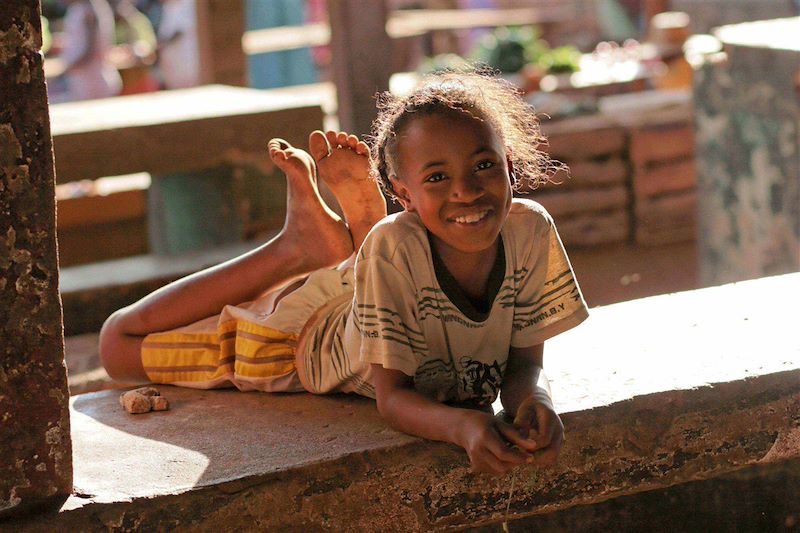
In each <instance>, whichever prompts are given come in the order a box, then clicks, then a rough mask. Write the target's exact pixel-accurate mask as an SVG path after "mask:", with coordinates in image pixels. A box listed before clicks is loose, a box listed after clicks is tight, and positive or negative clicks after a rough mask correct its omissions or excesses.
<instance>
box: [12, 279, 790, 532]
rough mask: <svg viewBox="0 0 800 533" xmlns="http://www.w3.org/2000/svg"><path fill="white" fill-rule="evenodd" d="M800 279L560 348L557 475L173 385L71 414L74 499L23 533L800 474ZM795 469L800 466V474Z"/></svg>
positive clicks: (568, 496) (311, 525) (523, 505)
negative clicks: (794, 306)
mask: <svg viewBox="0 0 800 533" xmlns="http://www.w3.org/2000/svg"><path fill="white" fill-rule="evenodd" d="M798 289H800V275H799V274H793V275H787V276H781V277H775V278H766V279H762V280H756V281H751V282H743V283H739V284H735V285H728V286H723V287H717V288H711V289H702V290H698V291H692V292H688V293H680V294H675V295H668V296H658V297H653V298H648V299H643V300H638V301H633V302H627V303H623V304H617V305H613V306H608V307H604V308H597V309H595V310H593V316H592V317H591V319H590V320H589V321H588V322H587V323H586V324H585V325H583V326H581V327H580V328H578V329H576V330H575V331H573V332H570V333H567V334H565V335H563V336H562V337H561V338H558V339H554V340H553V341H552V342H549V343H548V347H547V367H548V369H549V372H550V374H551V378H552V381H553V389H554V395H555V396H556V399H557V402H558V404H559V408H560V410H561V411H565V414H564V415H563V417H564V422H565V425H566V428H567V432H566V442H565V445H564V449H563V452H562V459H561V462H560V464H559V466H558V467H556V468H554V469H552V470H547V471H542V470H537V469H536V468H533V467H522V468H520V469H518V470H517V471H516V472H515V473H512V474H509V476H507V477H506V478H505V479H503V480H499V481H498V480H496V479H491V478H486V477H483V476H479V475H476V474H473V473H472V472H471V471H470V469H469V465H468V464H467V461H466V458H465V456H464V454H463V453H462V452H461V451H460V450H459V449H457V448H456V447H453V446H450V445H446V444H441V443H434V442H426V441H422V440H420V439H416V438H413V437H409V436H406V435H403V434H400V433H397V432H395V431H392V430H391V429H388V428H387V427H386V426H385V424H384V423H383V422H382V421H381V419H380V418H379V416H378V414H377V412H376V410H375V407H374V404H373V403H372V402H370V401H367V400H363V399H360V398H356V397H341V396H336V397H312V396H310V395H306V394H298V395H267V394H257V393H247V394H243V393H239V392H236V391H193V390H188V389H178V388H171V387H163V388H162V391H163V393H164V394H165V395H167V396H168V398H169V399H170V400H171V402H172V404H173V409H172V410H171V411H168V412H165V413H150V414H148V415H138V416H129V415H126V414H125V413H124V412H123V411H122V410H121V408H120V407H119V404H118V403H117V395H118V392H115V391H104V392H99V393H92V394H87V395H79V396H76V397H74V398H73V399H72V402H71V410H72V427H73V447H74V463H75V495H73V497H72V498H70V500H68V501H67V503H66V504H65V506H64V507H63V509H62V510H61V512H60V513H59V515H58V516H50V517H46V516H41V517H36V518H31V519H29V520H27V521H25V522H20V523H14V524H13V525H14V527H15V528H16V529H17V530H21V531H46V530H52V529H53V528H54V527H56V526H57V528H58V529H62V530H97V529H106V528H113V529H118V530H154V529H173V528H177V527H180V528H181V529H186V530H231V529H242V530H245V529H262V530H288V529H302V530H310V531H316V530H322V529H336V530H344V531H351V530H368V531H377V530H398V529H400V530H425V531H429V530H446V529H455V528H463V527H469V526H473V527H475V526H480V525H481V524H490V523H493V522H498V521H502V519H503V517H504V514H505V509H506V506H507V505H508V502H509V485H510V483H511V477H512V476H515V477H516V482H515V487H516V488H515V490H514V492H513V494H511V495H510V500H511V501H510V518H511V519H512V520H525V519H526V518H525V517H529V516H532V515H537V514H546V513H552V512H555V511H560V510H564V509H567V508H570V507H572V506H575V505H583V504H593V503H597V502H602V501H605V500H609V499H611V498H616V497H619V496H624V495H632V494H637V493H640V492H642V491H652V490H659V489H665V488H668V487H671V486H676V485H680V484H684V483H687V482H691V481H697V480H704V479H714V478H716V477H718V476H720V475H725V474H728V473H734V472H736V471H739V470H741V469H743V468H745V469H753V468H760V467H762V466H764V465H769V464H789V463H786V462H787V461H789V462H793V461H796V460H797V459H798V458H800V338H798V335H797V334H796V324H795V319H793V318H791V317H790V316H789V314H788V313H780V312H777V311H776V302H779V301H780V299H781V298H782V297H786V296H788V295H793V294H798ZM791 464H794V463H791Z"/></svg>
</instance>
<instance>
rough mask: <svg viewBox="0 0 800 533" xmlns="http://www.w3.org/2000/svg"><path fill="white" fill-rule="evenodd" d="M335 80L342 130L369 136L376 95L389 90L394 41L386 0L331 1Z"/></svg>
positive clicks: (330, 18) (329, 11)
mask: <svg viewBox="0 0 800 533" xmlns="http://www.w3.org/2000/svg"><path fill="white" fill-rule="evenodd" d="M328 13H329V15H328V18H329V20H330V25H331V53H332V59H333V79H334V82H335V83H336V93H337V97H338V101H339V122H340V124H341V127H342V129H344V130H346V131H349V132H350V133H354V134H356V135H363V134H365V133H369V131H370V127H371V125H372V121H373V119H374V118H375V99H374V96H375V93H376V92H379V91H386V90H388V89H389V76H390V74H391V72H390V64H391V50H392V42H391V40H390V39H389V36H388V35H387V33H386V19H387V16H388V8H387V6H386V2H385V1H384V0H376V1H373V0H330V1H329V2H328Z"/></svg>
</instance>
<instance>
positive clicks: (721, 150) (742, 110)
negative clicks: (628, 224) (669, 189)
mask: <svg viewBox="0 0 800 533" xmlns="http://www.w3.org/2000/svg"><path fill="white" fill-rule="evenodd" d="M796 24H797V34H800V19H797V23H796ZM753 31H763V32H765V34H766V36H767V37H769V32H770V27H769V26H768V25H764V26H763V27H760V28H748V33H750V34H751V35H752V33H751V32H753ZM725 49H726V51H727V60H723V61H717V62H707V63H706V64H705V65H704V66H703V67H702V68H701V69H700V70H699V71H698V72H697V73H696V76H695V98H696V116H697V164H698V186H699V217H700V218H699V226H700V234H699V250H700V275H701V282H702V283H703V284H719V283H725V282H730V281H736V280H741V279H748V278H755V277H760V276H767V275H774V274H782V273H786V272H791V271H796V270H800V165H799V163H800V160H799V159H798V157H799V156H798V153H799V151H798V146H799V144H798V141H799V139H798V127H800V100H799V99H798V92H797V87H796V83H797V81H798V80H800V78H797V76H798V75H800V49H798V50H795V51H791V50H778V49H772V48H768V47H750V46H742V45H733V44H730V43H728V44H726V46H725Z"/></svg>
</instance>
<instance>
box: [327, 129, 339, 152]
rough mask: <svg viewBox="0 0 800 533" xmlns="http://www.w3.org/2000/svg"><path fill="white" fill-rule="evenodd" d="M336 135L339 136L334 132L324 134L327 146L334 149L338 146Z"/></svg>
mask: <svg viewBox="0 0 800 533" xmlns="http://www.w3.org/2000/svg"><path fill="white" fill-rule="evenodd" d="M338 135H339V134H338V133H336V132H335V131H326V132H325V138H326V139H328V144H329V145H330V147H331V148H336V145H337V144H339V141H338V140H337V137H338Z"/></svg>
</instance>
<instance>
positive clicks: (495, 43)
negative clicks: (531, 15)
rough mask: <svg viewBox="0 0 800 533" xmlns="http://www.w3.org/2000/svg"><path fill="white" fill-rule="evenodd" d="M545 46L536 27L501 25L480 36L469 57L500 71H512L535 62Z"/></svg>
mask: <svg viewBox="0 0 800 533" xmlns="http://www.w3.org/2000/svg"><path fill="white" fill-rule="evenodd" d="M547 48H548V46H547V43H546V42H544V41H542V40H541V39H539V29H538V28H535V27H532V26H524V27H501V28H497V29H495V30H494V31H493V32H492V33H489V34H487V35H485V36H484V37H483V38H481V40H480V41H479V42H478V44H477V45H476V47H475V49H474V50H473V51H472V54H471V58H472V60H473V61H477V62H479V63H484V64H486V65H488V66H490V67H492V68H495V69H497V70H499V71H500V72H503V73H514V72H519V71H520V70H522V67H524V66H525V65H526V64H528V63H531V62H535V61H536V60H537V59H538V57H539V56H540V55H541V53H542V51H543V50H546V49H547Z"/></svg>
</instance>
